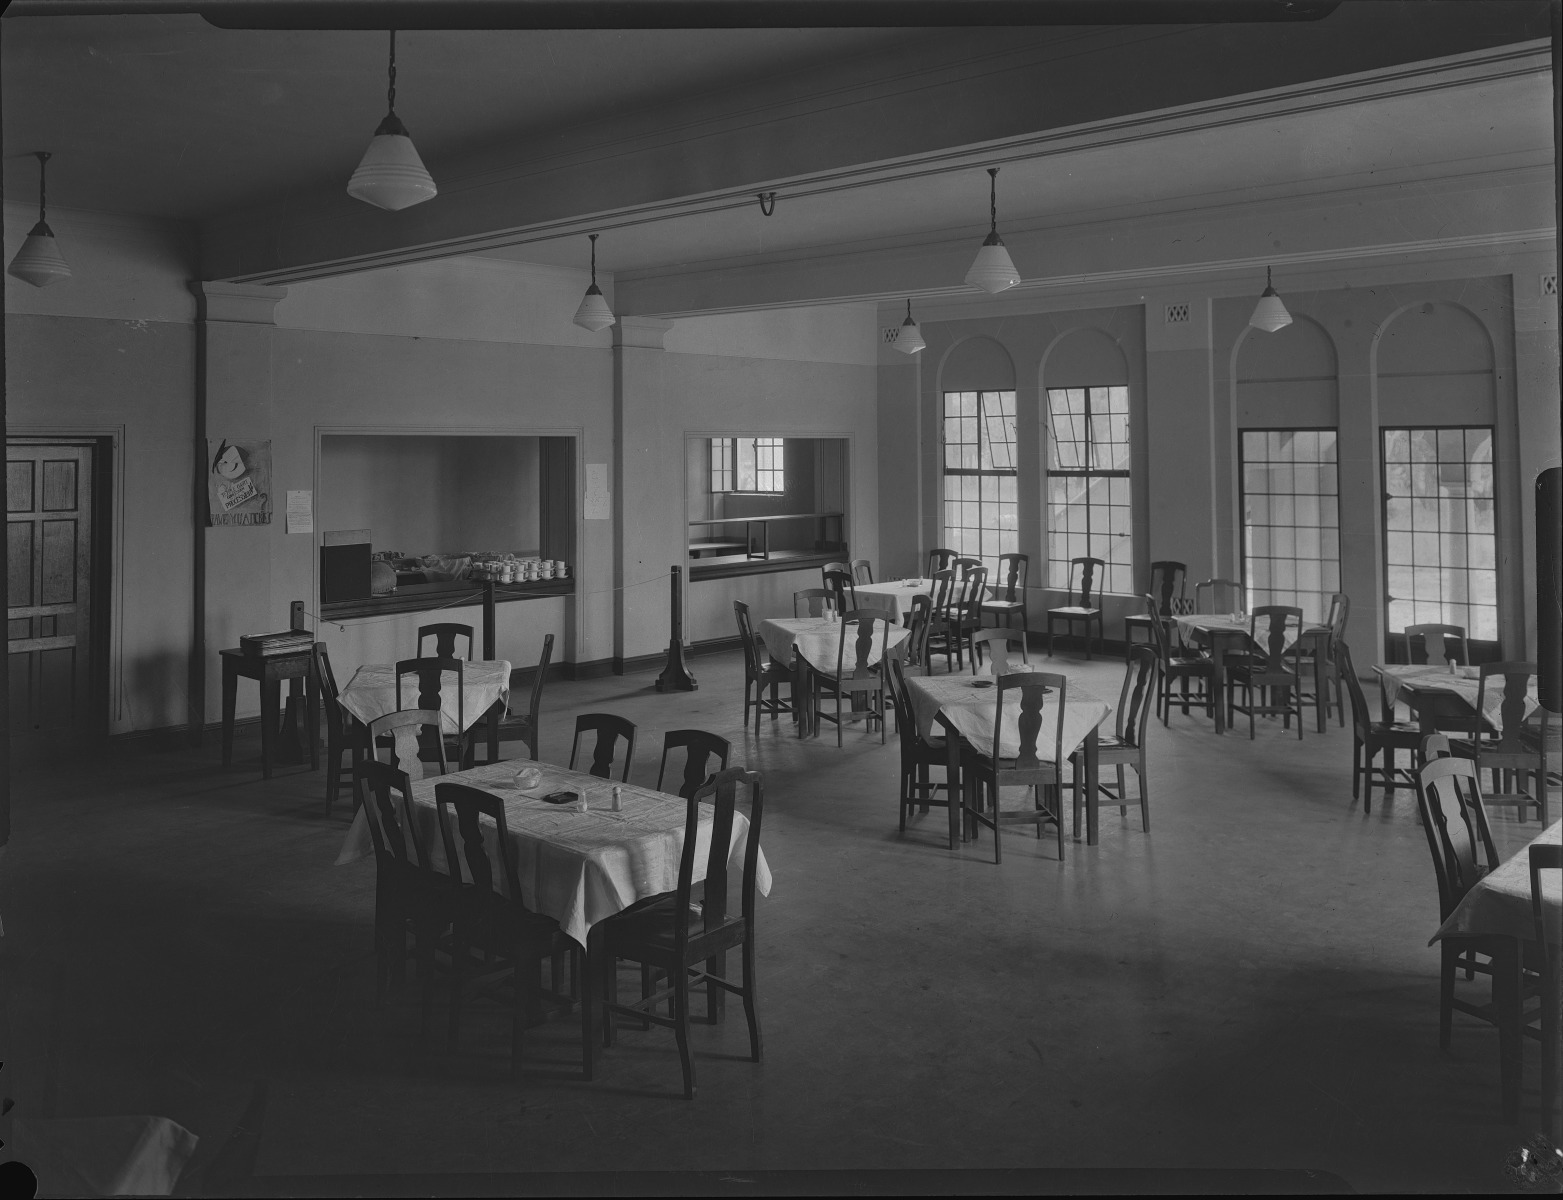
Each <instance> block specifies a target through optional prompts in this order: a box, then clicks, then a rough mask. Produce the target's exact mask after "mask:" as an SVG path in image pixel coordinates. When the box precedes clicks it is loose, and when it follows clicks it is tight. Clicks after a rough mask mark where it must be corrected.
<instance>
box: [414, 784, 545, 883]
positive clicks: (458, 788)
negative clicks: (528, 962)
mask: <svg viewBox="0 0 1563 1200" xmlns="http://www.w3.org/2000/svg"><path fill="white" fill-rule="evenodd" d="M434 804H435V810H436V812H437V813H438V816H439V823H440V829H441V831H442V833H444V832H446V831H448V829H449V823H448V822H449V818H448V815H447V811H446V809H447V806H450V807H453V808H455V810H456V834H457V836H458V837H459V839H460V841H459V845H457V846H456V848H455V856H453V857H452V858H451V860H450V868H451V872H450V873H451V875H453V876H455V877H457V878H458V879H460V878H461V877H462V875H463V873H464V874H465V878H466V882H468V883H470V884H471V885H472V887H473V889H474V893H475V894H476V895H478V896H480V897H482V898H483V899H485V900H487V899H489V898H493V899H494V900H496V901H497V900H498V899H499V898H500V897H499V893H498V891H497V889H496V888H495V887H494V865H493V859H494V858H495V857H497V858H498V859H499V862H500V865H501V870H502V871H503V872H504V880H505V886H506V889H507V892H508V895H509V899H510V900H511V901H512V902H514V903H516V904H521V903H523V901H522V894H521V877H520V874H519V872H518V871H517V869H516V854H515V847H514V845H512V843H511V841H510V827H509V825H508V824H507V823H506V821H505V802H504V801H503V800H501V799H500V798H499V797H498V796H495V795H493V794H492V793H491V792H485V791H481V790H479V789H478V788H475V787H468V786H467V785H466V784H463V783H437V784H435V785H434ZM484 817H487V818H488V819H489V820H490V821H491V822H493V824H492V826H491V827H489V826H485V825H484V822H483V818H484ZM490 838H492V839H493V844H494V851H495V853H494V854H493V855H491V854H490V852H489V848H488V847H489V839H490ZM446 845H447V847H450V846H451V845H452V842H451V840H450V839H449V838H448V837H447V839H446ZM447 852H448V851H447ZM463 868H464V869H465V870H464V872H463Z"/></svg>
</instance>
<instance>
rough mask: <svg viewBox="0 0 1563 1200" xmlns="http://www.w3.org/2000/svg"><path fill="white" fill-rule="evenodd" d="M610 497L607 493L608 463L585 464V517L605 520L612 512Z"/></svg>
mask: <svg viewBox="0 0 1563 1200" xmlns="http://www.w3.org/2000/svg"><path fill="white" fill-rule="evenodd" d="M611 507H612V499H611V497H610V496H609V495H608V464H607V463H587V464H586V519H587V520H588V521H606V520H607V519H608V518H609V517H610V516H611V515H612V514H611V512H610V509H611Z"/></svg>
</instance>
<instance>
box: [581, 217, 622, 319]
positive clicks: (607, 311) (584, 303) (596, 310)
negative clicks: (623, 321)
mask: <svg viewBox="0 0 1563 1200" xmlns="http://www.w3.org/2000/svg"><path fill="white" fill-rule="evenodd" d="M589 236H590V237H591V239H592V282H591V286H590V287H588V288H587V289H586V295H584V296H582V297H581V306H580V307H579V308H577V309H576V310H575V317H574V320H575V323H576V324H577V325H579V326H580V327H581V328H582V329H589V330H591V331H592V332H593V333H599V332H601V331H602V330H604V329H606V328H608V326H610V325H612V324H613V323H614V322H615V321H616V320H617V318H616V317H614V315H613V310H612V309H611V308H609V307H608V301H607V298H606V297H605V296H603V294H602V289H601V288H600V287H598V286H597V235H596V234H595V233H594V234H591V235H589Z"/></svg>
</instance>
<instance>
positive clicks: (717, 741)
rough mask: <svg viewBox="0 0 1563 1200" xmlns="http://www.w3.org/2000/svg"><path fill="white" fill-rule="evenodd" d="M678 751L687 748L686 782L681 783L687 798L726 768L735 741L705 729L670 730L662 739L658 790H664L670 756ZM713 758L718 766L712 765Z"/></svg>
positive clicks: (682, 792) (680, 788) (685, 756)
mask: <svg viewBox="0 0 1563 1200" xmlns="http://www.w3.org/2000/svg"><path fill="white" fill-rule="evenodd" d="M675 750H683V751H684V781H683V783H682V784H681V785H680V786H679V789H678V794H679V795H680V796H682V797H683V798H684V799H686V800H687V799H689V797H690V796H692V795H694V793H695V791H696V790H697V789H698V788H699V787H700V786H701V785H702V784H704V783H705V781H706V780H707V779H709V778H710V777H711V776H712V775H714V774H716V773H717V772H720V771H725V770H727V760H728V759H729V758H730V757H731V756H732V753H733V744H732V743H731V742H729V741H728V740H727V739H726V738H724V737H718V736H717V735H716V734H714V733H707V732H706V731H705V730H703V729H670V730H669V731H668V732H667V734H666V735H664V737H663V739H662V765H661V766H660V767H658V768H657V791H659V792H660V791H661V790H662V780H663V777H664V776H665V775H666V774H667V769H668V755H669V754H671V753H672V752H673V751H675ZM713 759H715V760H716V767H715V769H713V768H712V767H711V761H712V760H713Z"/></svg>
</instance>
